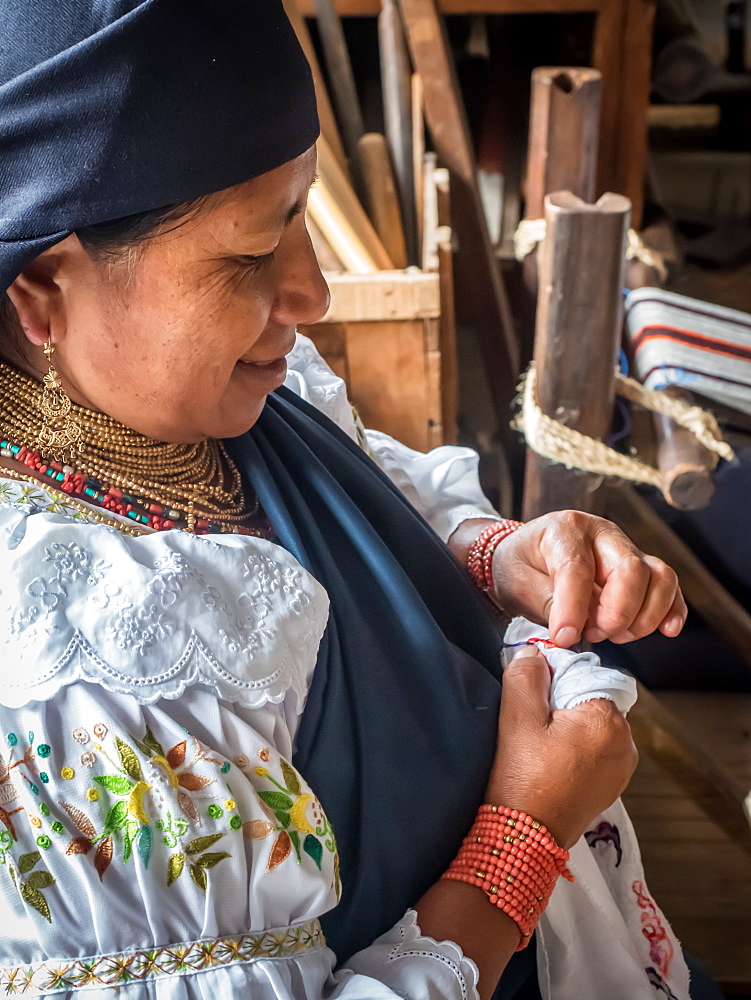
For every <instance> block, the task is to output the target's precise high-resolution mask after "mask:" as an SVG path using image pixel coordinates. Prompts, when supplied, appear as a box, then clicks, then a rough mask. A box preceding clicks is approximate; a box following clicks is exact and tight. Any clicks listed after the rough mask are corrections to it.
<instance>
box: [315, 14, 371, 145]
mask: <svg viewBox="0 0 751 1000" xmlns="http://www.w3.org/2000/svg"><path fill="white" fill-rule="evenodd" d="M315 5H316V19H317V22H318V33H319V35H320V38H321V45H322V47H323V56H324V59H325V61H326V69H327V71H328V78H329V82H330V85H331V91H332V94H333V97H334V103H335V104H336V110H337V115H338V120H339V122H340V123H341V129H342V138H343V139H344V146H345V149H346V152H347V155H348V156H349V158H350V160H351V162H352V163H353V165H356V164H357V143H358V142H359V140H360V136H361V135H362V134H363V133H364V132H365V126H364V125H363V120H362V111H361V110H360V99H359V97H358V96H357V87H356V86H355V75H354V73H353V72H352V63H351V61H350V58H349V50H348V48H347V41H346V39H345V37H344V29H343V27H342V22H341V18H340V17H339V14H338V12H337V10H336V8H335V6H334V0H315Z"/></svg>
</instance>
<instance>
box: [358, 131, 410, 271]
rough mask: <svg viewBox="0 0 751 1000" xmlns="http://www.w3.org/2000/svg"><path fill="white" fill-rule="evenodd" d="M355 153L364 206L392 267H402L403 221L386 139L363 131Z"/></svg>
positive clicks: (405, 249)
mask: <svg viewBox="0 0 751 1000" xmlns="http://www.w3.org/2000/svg"><path fill="white" fill-rule="evenodd" d="M357 153H358V160H359V163H360V169H361V170H362V179H363V186H364V191H365V199H366V208H367V209H368V213H369V215H370V218H371V219H372V220H373V226H374V228H375V231H376V233H378V236H379V238H380V240H381V243H383V247H384V249H385V251H386V253H387V254H388V255H389V257H390V258H391V260H392V261H393V264H394V267H397V268H404V267H406V266H407V248H406V245H405V238H404V225H403V223H402V214H401V210H400V208H399V197H398V195H397V191H396V182H395V178H394V172H393V169H392V165H391V157H390V156H389V150H388V146H387V145H386V140H385V138H384V137H383V136H382V135H381V133H380V132H366V133H365V135H362V136H361V137H360V141H359V142H358V144H357Z"/></svg>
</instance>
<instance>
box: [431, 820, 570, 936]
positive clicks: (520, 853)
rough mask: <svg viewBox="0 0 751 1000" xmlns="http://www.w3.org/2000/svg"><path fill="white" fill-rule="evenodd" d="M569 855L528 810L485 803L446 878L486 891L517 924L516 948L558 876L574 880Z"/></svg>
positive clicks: (532, 926) (529, 932)
mask: <svg viewBox="0 0 751 1000" xmlns="http://www.w3.org/2000/svg"><path fill="white" fill-rule="evenodd" d="M568 859H569V853H568V851H564V850H563V848H561V847H559V846H558V844H556V842H555V839H554V837H553V836H552V834H550V833H549V832H548V830H547V829H546V828H545V827H544V826H543V825H542V823H539V822H538V821H537V820H535V819H533V818H532V817H531V816H528V815H527V813H524V812H520V811H519V810H518V809H509V808H507V807H506V806H492V805H484V806H480V810H479V812H478V814H477V819H476V820H475V823H474V825H473V827H472V829H471V830H470V831H469V833H468V834H467V836H466V837H465V838H464V842H463V844H462V847H461V848H460V850H459V853H458V854H457V856H456V858H455V860H454V861H453V862H452V863H451V865H450V867H449V869H448V871H447V872H446V873H445V874H444V875H443V876H442V878H444V879H451V880H453V881H457V882H466V883H467V884H468V885H475V886H477V887H478V888H479V889H482V890H483V891H484V892H485V894H486V895H487V897H488V899H489V900H490V901H491V903H493V905H494V906H496V907H498V909H499V910H502V911H503V912H504V913H505V914H506V915H507V916H509V917H510V918H511V919H512V920H513V921H514V923H515V924H516V925H517V927H518V928H519V931H520V932H521V936H522V937H521V941H520V943H519V947H518V948H517V951H521V949H522V948H525V947H526V945H527V944H528V943H529V939H530V937H531V936H532V933H533V931H534V929H535V927H536V926H537V922H538V921H539V919H540V917H541V916H542V914H543V913H544V912H545V909H546V907H547V905H548V900H549V899H550V896H551V895H552V892H553V889H554V888H555V884H556V882H557V881H558V878H559V876H560V875H563V877H564V878H565V879H567V880H568V881H569V882H573V881H574V877H573V875H572V874H571V872H570V871H569V870H568V868H567V867H566V865H567V862H568Z"/></svg>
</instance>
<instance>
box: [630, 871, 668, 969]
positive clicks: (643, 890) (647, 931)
mask: <svg viewBox="0 0 751 1000" xmlns="http://www.w3.org/2000/svg"><path fill="white" fill-rule="evenodd" d="M631 890H632V892H633V893H634V895H635V896H636V901H637V903H638V904H639V909H640V910H641V911H642V914H641V932H642V934H643V935H644V937H645V938H646V939H647V941H648V942H649V957H650V959H651V960H652V962H654V964H655V966H656V967H657V971H658V972H659V974H660V975H661V976H662V977H663V978H665V979H666V978H667V977H668V975H669V974H670V963H671V962H672V961H673V957H674V954H675V949H674V948H673V943H672V941H671V940H670V938H669V937H668V932H667V931H666V929H665V926H664V924H663V922H662V914H661V913H660V911H659V910H658V909H657V906H656V904H655V901H654V900H653V899H652V897H651V896H650V894H649V892H648V890H647V887H646V886H645V885H644V883H643V882H639V881H637V882H634V883H633V885H632V886H631ZM647 971H649V970H647Z"/></svg>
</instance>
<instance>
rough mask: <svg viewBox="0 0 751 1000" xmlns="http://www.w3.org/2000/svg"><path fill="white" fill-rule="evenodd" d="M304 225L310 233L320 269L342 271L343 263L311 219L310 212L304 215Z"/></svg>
mask: <svg viewBox="0 0 751 1000" xmlns="http://www.w3.org/2000/svg"><path fill="white" fill-rule="evenodd" d="M305 225H306V227H307V230H308V233H309V235H310V242H311V243H312V244H313V250H314V251H315V255H316V258H317V259H318V265H319V267H320V268H321V270H322V271H333V272H337V271H338V272H341V271H344V264H343V263H342V262H341V260H339V258H338V257H337V255H336V254H335V253H334V251H333V249H332V247H331V246H330V244H329V243H328V241H327V240H326V238H325V237H324V235H323V233H322V232H321V230H320V229H319V228H318V226H317V225H316V224H315V222H314V221H313V217H312V216H311V214H310V212H308V213H307V215H306V218H305Z"/></svg>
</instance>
